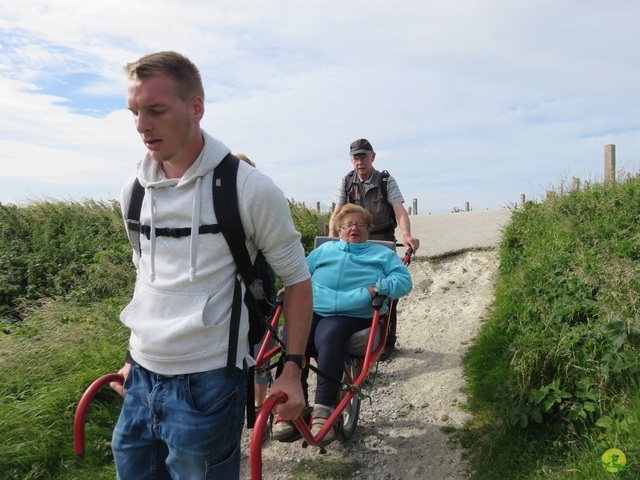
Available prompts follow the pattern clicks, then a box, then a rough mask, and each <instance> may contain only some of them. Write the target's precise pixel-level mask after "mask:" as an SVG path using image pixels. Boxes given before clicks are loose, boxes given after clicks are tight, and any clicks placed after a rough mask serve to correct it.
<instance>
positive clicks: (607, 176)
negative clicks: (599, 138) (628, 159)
mask: <svg viewBox="0 0 640 480" xmlns="http://www.w3.org/2000/svg"><path fill="white" fill-rule="evenodd" d="M615 181H616V146H615V145H613V144H608V145H605V146H604V182H605V183H612V182H615Z"/></svg>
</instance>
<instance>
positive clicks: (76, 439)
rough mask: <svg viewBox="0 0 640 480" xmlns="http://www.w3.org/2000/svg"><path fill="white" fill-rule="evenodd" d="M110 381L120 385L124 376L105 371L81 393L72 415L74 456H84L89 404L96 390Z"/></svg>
mask: <svg viewBox="0 0 640 480" xmlns="http://www.w3.org/2000/svg"><path fill="white" fill-rule="evenodd" d="M111 382H116V383H119V384H120V385H122V384H123V383H124V377H123V376H122V375H121V374H120V373H107V374H106V375H103V376H102V377H100V378H98V379H97V380H95V381H94V382H93V383H92V384H91V385H89V388H87V390H86V391H85V392H84V395H82V398H81V399H80V402H79V403H78V406H77V408H76V414H75V416H74V417H73V450H74V453H75V454H76V457H82V456H84V452H85V434H84V424H85V419H86V417H87V409H88V408H89V404H90V403H91V400H93V397H94V396H95V395H96V393H98V390H100V389H101V388H102V387H104V386H105V385H106V384H108V383H111Z"/></svg>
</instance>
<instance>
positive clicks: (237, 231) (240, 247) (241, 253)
mask: <svg viewBox="0 0 640 480" xmlns="http://www.w3.org/2000/svg"><path fill="white" fill-rule="evenodd" d="M239 163H240V160H239V159H238V158H237V157H236V156H234V155H232V154H231V153H229V154H228V155H227V156H226V157H224V158H223V159H222V161H221V162H220V163H219V164H218V166H217V167H216V168H215V169H214V172H213V187H212V189H213V209H214V211H215V214H216V219H217V222H218V225H219V226H220V231H221V232H222V235H223V236H224V238H225V240H226V241H227V244H228V245H229V249H230V250H231V255H232V256H233V260H234V262H235V264H236V268H237V269H238V272H239V273H240V276H241V277H242V280H243V282H244V284H245V287H246V288H247V290H248V292H251V294H252V295H254V299H259V298H261V297H256V296H255V294H254V292H253V290H254V289H255V288H256V287H257V288H258V289H260V290H261V288H260V287H259V285H258V282H256V278H255V276H254V274H253V268H252V264H251V257H250V256H249V251H248V250H247V246H246V243H245V232H244V228H243V227H242V220H241V219H240V207H239V205H238V188H237V177H238V165H239ZM240 288H241V287H240V282H239V281H238V280H237V279H236V283H235V288H234V295H233V302H232V306H231V325H230V326H229V345H228V348H227V376H228V377H233V375H234V369H235V365H236V356H237V347H238V337H239V331H240V315H241V313H242V298H241V297H242V296H241V295H240ZM248 292H247V293H248Z"/></svg>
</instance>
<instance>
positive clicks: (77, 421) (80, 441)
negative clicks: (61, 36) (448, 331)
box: [73, 249, 413, 480]
mask: <svg viewBox="0 0 640 480" xmlns="http://www.w3.org/2000/svg"><path fill="white" fill-rule="evenodd" d="M412 254H413V252H412V251H411V249H409V250H408V251H407V252H406V254H405V256H404V258H403V262H404V264H405V265H407V266H408V265H409V263H411V255H412ZM389 305H390V307H389V308H391V305H392V303H391V302H389ZM282 309H283V306H282V302H279V303H278V307H277V308H276V311H275V313H274V315H273V319H272V323H271V326H272V327H273V329H274V331H275V330H276V329H277V327H278V321H279V319H280V315H281V314H282ZM379 325H381V335H380V340H379V342H378V346H377V347H376V348H375V349H374V343H375V337H376V330H377V328H378V326H379ZM388 325H389V314H388V313H387V315H385V316H383V317H382V319H381V318H380V310H379V309H376V310H375V311H374V315H373V318H372V320H371V332H370V333H369V340H368V342H367V349H366V352H365V355H364V358H362V360H361V361H359V362H358V363H359V366H358V374H357V376H356V378H355V379H351V380H353V381H352V383H353V385H354V386H355V387H357V388H360V387H361V386H362V384H363V383H364V381H365V379H366V378H367V375H369V372H371V370H372V369H373V367H374V366H375V364H376V362H377V361H378V358H379V357H380V354H381V353H382V350H383V348H384V345H385V341H386V339H387V328H388ZM272 337H273V334H272V332H271V330H267V334H266V336H265V340H264V342H262V347H261V348H260V352H259V353H258V358H257V359H256V364H257V366H258V367H259V366H261V365H263V364H264V363H265V362H267V361H268V360H270V359H271V358H273V357H274V356H276V355H277V354H278V353H279V352H280V346H278V345H276V346H275V347H272V348H269V343H270V342H271V338H272ZM111 382H116V383H119V384H120V385H122V384H123V383H124V376H123V375H121V374H119V373H108V374H106V375H103V376H102V377H100V378H98V379H97V380H95V381H94V382H93V383H92V384H91V385H90V386H89V388H87V390H86V391H85V392H84V394H83V395H82V398H81V399H80V402H79V403H78V406H77V408H76V413H75V416H74V419H73V446H74V452H75V455H76V456H78V457H81V456H83V455H84V454H85V447H86V445H85V420H86V416H87V410H88V408H89V404H90V403H91V401H92V400H93V397H94V396H95V395H96V393H98V391H99V390H100V389H101V388H102V387H104V386H105V385H106V384H108V383H111ZM356 394H357V393H356V391H355V390H352V389H349V390H347V391H346V392H345V394H344V397H343V398H342V400H341V401H340V403H339V404H338V406H337V407H336V408H335V410H334V411H333V413H332V414H331V416H330V417H329V418H328V419H327V421H326V423H325V425H324V427H322V429H321V430H320V431H319V432H318V435H317V436H316V437H314V436H313V435H312V434H311V430H310V429H309V426H308V425H307V424H306V423H305V421H304V420H303V419H302V417H298V418H296V419H295V420H294V424H295V426H296V427H297V429H298V431H299V432H300V434H301V435H302V436H303V438H304V439H305V440H306V442H307V443H308V444H309V445H311V446H318V445H319V444H320V442H321V441H322V440H324V437H326V436H327V433H329V430H330V429H331V428H333V425H335V423H336V422H337V421H338V419H339V418H340V417H341V416H342V413H343V412H344V410H345V409H346V407H347V405H348V404H349V402H350V401H351V399H352V398H353V396H354V395H356ZM286 401H287V396H286V394H284V393H282V392H277V393H275V394H273V395H270V396H269V397H268V398H267V400H266V401H265V403H264V404H263V405H262V407H261V408H260V410H259V412H258V414H257V416H256V422H255V425H254V428H253V434H252V437H251V447H250V452H249V465H250V469H251V480H262V440H263V437H264V431H265V426H266V424H267V421H268V420H269V415H270V413H271V411H272V410H273V409H274V408H275V406H276V405H277V404H279V403H285V402H286Z"/></svg>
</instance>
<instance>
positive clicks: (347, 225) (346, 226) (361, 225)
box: [340, 223, 369, 230]
mask: <svg viewBox="0 0 640 480" xmlns="http://www.w3.org/2000/svg"><path fill="white" fill-rule="evenodd" d="M368 226H369V225H367V224H366V223H343V224H342V225H340V228H341V229H342V230H349V229H350V228H353V227H358V228H367V227H368Z"/></svg>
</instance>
